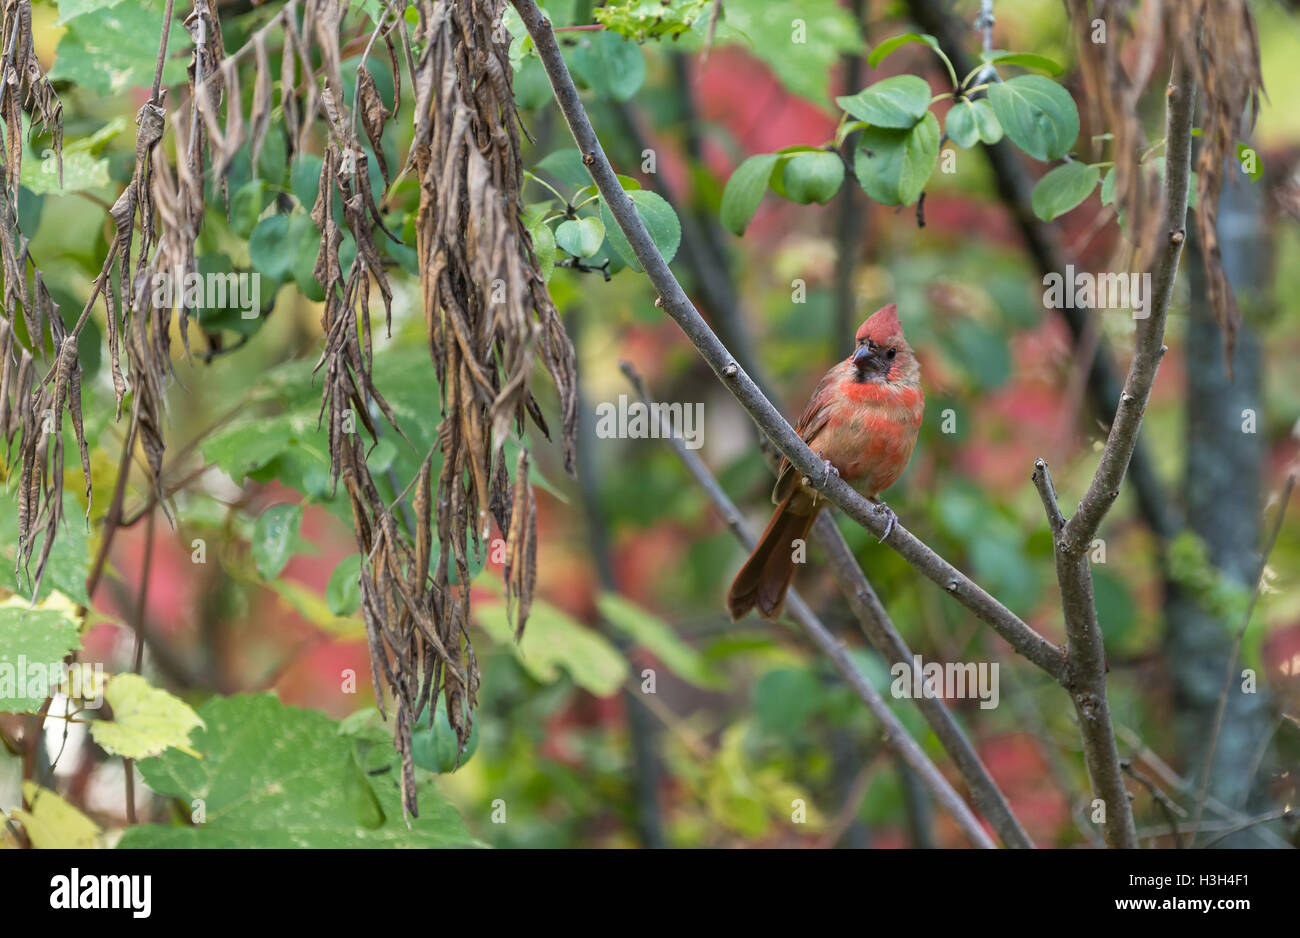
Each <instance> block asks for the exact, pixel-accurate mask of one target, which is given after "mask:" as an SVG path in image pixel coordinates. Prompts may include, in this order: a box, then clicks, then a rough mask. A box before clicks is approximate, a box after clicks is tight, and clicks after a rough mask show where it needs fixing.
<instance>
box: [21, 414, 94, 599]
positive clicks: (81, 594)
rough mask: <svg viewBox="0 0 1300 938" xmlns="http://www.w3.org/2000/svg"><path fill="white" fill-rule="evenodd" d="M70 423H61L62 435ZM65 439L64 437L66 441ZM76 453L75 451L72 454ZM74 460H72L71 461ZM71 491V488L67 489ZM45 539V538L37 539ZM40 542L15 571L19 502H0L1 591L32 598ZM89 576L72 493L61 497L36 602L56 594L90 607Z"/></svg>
mask: <svg viewBox="0 0 1300 938" xmlns="http://www.w3.org/2000/svg"><path fill="white" fill-rule="evenodd" d="M70 423H71V421H69V420H68V419H66V417H65V419H64V421H63V426H64V430H65V432H69V427H68V425H69V424H70ZM65 439H66V437H65ZM73 452H75V450H73ZM74 460H75V457H74ZM69 488H71V486H69ZM38 536H39V537H40V538H44V537H45V535H44V534H40V535H38ZM41 543H42V542H41V541H39V540H38V541H37V543H36V549H35V551H34V557H33V559H32V562H31V564H30V565H28V566H27V567H22V568H17V569H15V568H16V567H17V560H18V499H17V497H8V498H0V587H3V588H4V589H7V590H8V591H9V592H11V593H15V594H17V595H19V596H22V597H23V598H24V599H31V598H32V585H33V583H32V578H33V577H34V575H35V573H36V559H35V558H36V557H39V556H40V551H41ZM89 573H90V537H89V533H88V532H87V530H86V522H85V511H84V510H83V509H82V507H81V504H80V502H78V501H77V497H76V496H75V495H73V494H72V492H71V491H67V490H65V491H64V493H63V522H62V523H61V524H60V525H59V530H58V532H57V535H56V537H55V538H54V544H53V546H52V547H51V548H50V556H49V558H48V559H47V560H46V563H45V575H44V576H43V577H41V590H40V594H39V595H38V596H37V597H36V599H37V600H38V601H40V600H44V599H45V598H46V597H48V596H49V595H50V593H52V592H54V591H55V590H58V591H59V592H60V593H62V594H63V595H64V596H66V597H68V599H70V600H72V601H73V602H74V603H76V604H77V605H80V606H89V605H90V599H89V597H87V596H86V577H87V575H88V574H89Z"/></svg>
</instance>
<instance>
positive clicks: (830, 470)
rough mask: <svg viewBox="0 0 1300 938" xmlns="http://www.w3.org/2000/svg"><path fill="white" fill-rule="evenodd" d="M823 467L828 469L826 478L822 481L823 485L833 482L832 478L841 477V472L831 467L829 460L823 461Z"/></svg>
mask: <svg viewBox="0 0 1300 938" xmlns="http://www.w3.org/2000/svg"><path fill="white" fill-rule="evenodd" d="M822 466H824V467H825V469H826V477H825V478H824V479H823V480H822V485H827V484H829V483H830V481H831V476H837V477H838V476H839V474H840V471H839V470H838V469H836V468H835V467H834V466H832V465H831V461H830V460H829V459H823V460H822Z"/></svg>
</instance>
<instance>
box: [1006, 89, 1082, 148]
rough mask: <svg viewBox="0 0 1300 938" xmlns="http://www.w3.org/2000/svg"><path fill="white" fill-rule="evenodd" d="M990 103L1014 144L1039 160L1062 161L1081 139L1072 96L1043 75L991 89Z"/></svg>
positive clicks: (1077, 112)
mask: <svg viewBox="0 0 1300 938" xmlns="http://www.w3.org/2000/svg"><path fill="white" fill-rule="evenodd" d="M988 93H989V103H990V104H991V105H992V106H993V112H994V113H995V114H996V115H997V117H998V122H999V123H1000V124H1001V125H1002V129H1003V130H1005V131H1006V134H1007V136H1008V137H1009V138H1010V139H1011V142H1012V143H1014V144H1015V145H1016V146H1018V147H1020V149H1022V150H1024V151H1025V152H1026V153H1028V154H1029V155H1030V156H1032V157H1033V158H1034V159H1037V160H1059V159H1060V158H1061V157H1063V156H1065V154H1066V153H1069V152H1070V147H1072V146H1074V141H1075V139H1076V138H1077V137H1078V136H1079V110H1078V108H1076V107H1075V106H1074V99H1073V98H1071V97H1070V93H1069V92H1068V91H1066V90H1065V89H1064V88H1062V87H1061V86H1060V85H1058V84H1057V83H1056V82H1054V81H1052V80H1051V79H1048V78H1043V77H1042V76H1041V75H1018V76H1016V77H1015V78H1012V79H1009V80H1007V81H1004V82H996V83H994V84H993V85H990V86H989V92H988Z"/></svg>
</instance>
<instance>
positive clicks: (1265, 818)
mask: <svg viewBox="0 0 1300 938" xmlns="http://www.w3.org/2000/svg"><path fill="white" fill-rule="evenodd" d="M1293 817H1295V811H1293V810H1292V809H1290V808H1282V809H1281V810H1278V811H1274V812H1272V813H1271V814H1264V815H1261V816H1259V817H1256V818H1251V819H1250V820H1249V821H1243V822H1242V823H1240V824H1238V825H1236V826H1235V827H1230V828H1228V829H1227V830H1226V831H1224V832H1223V833H1222V834H1220V835H1219V836H1218V837H1215V838H1214V839H1213V840H1209V841H1206V842H1205V843H1203V844H1201V849H1202V850H1207V849H1209V848H1210V847H1213V846H1214V845H1215V844H1217V843H1218V842H1219V841H1221V840H1227V839H1228V838H1229V837H1231V836H1232V835H1233V834H1240V833H1241V832H1242V831H1244V830H1249V829H1250V828H1252V827H1257V826H1258V825H1260V824H1269V823H1271V822H1273V821H1289V820H1291V819H1292V818H1293Z"/></svg>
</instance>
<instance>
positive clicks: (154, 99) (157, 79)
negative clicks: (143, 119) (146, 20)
mask: <svg viewBox="0 0 1300 938" xmlns="http://www.w3.org/2000/svg"><path fill="white" fill-rule="evenodd" d="M173 6H175V0H167V9H166V10H164V11H163V23H162V38H161V39H160V40H159V41H158V61H157V62H156V63H155V64H154V67H153V90H152V91H150V92H149V103H150V104H158V103H159V102H158V96H159V95H160V94H162V74H163V65H164V64H165V63H166V61H167V36H168V34H169V33H170V32H171V29H172V7H173Z"/></svg>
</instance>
